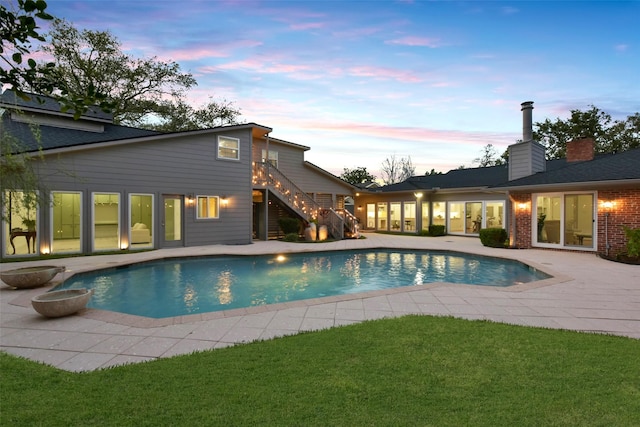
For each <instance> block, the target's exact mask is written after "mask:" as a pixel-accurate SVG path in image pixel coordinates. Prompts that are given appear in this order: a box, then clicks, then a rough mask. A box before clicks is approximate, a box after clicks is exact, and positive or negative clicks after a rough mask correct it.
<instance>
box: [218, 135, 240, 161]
mask: <svg viewBox="0 0 640 427" xmlns="http://www.w3.org/2000/svg"><path fill="white" fill-rule="evenodd" d="M218 158H219V159H230V160H240V140H239V139H237V138H229V137H227V136H219V137H218Z"/></svg>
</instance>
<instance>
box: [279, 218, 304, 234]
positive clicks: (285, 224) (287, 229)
mask: <svg viewBox="0 0 640 427" xmlns="http://www.w3.org/2000/svg"><path fill="white" fill-rule="evenodd" d="M278 225H279V226H280V229H281V230H282V232H283V233H284V234H292V233H296V236H297V235H298V231H299V230H300V220H299V219H298V218H279V219H278Z"/></svg>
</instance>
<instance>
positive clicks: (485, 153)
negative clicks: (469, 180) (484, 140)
mask: <svg viewBox="0 0 640 427" xmlns="http://www.w3.org/2000/svg"><path fill="white" fill-rule="evenodd" d="M473 163H474V164H476V163H477V164H478V166H479V167H481V168H486V167H489V166H498V165H502V164H504V163H505V160H504V159H503V158H502V157H498V152H497V151H496V149H495V147H494V146H493V145H492V144H487V145H485V146H484V147H482V154H481V156H480V157H477V158H475V159H473Z"/></svg>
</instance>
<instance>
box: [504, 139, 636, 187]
mask: <svg viewBox="0 0 640 427" xmlns="http://www.w3.org/2000/svg"><path fill="white" fill-rule="evenodd" d="M549 163H550V162H547V164H549ZM629 180H632V181H633V180H638V182H639V183H640V148H637V149H634V150H628V151H622V152H619V153H615V154H602V155H598V156H596V157H595V158H594V159H593V160H589V161H583V162H567V161H566V159H563V166H562V167H558V168H552V169H549V168H547V171H546V172H538V173H536V174H533V175H530V176H526V177H523V178H519V179H516V180H513V181H509V182H504V183H502V184H500V185H496V186H495V188H502V189H512V188H513V189H515V188H518V187H532V186H551V185H561V184H565V185H568V184H578V183H591V184H593V183H597V182H611V181H620V182H622V181H629Z"/></svg>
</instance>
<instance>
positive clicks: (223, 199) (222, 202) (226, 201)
mask: <svg viewBox="0 0 640 427" xmlns="http://www.w3.org/2000/svg"><path fill="white" fill-rule="evenodd" d="M220 203H221V204H222V207H225V208H226V207H227V205H228V204H229V199H227V196H222V198H221V199H220Z"/></svg>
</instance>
